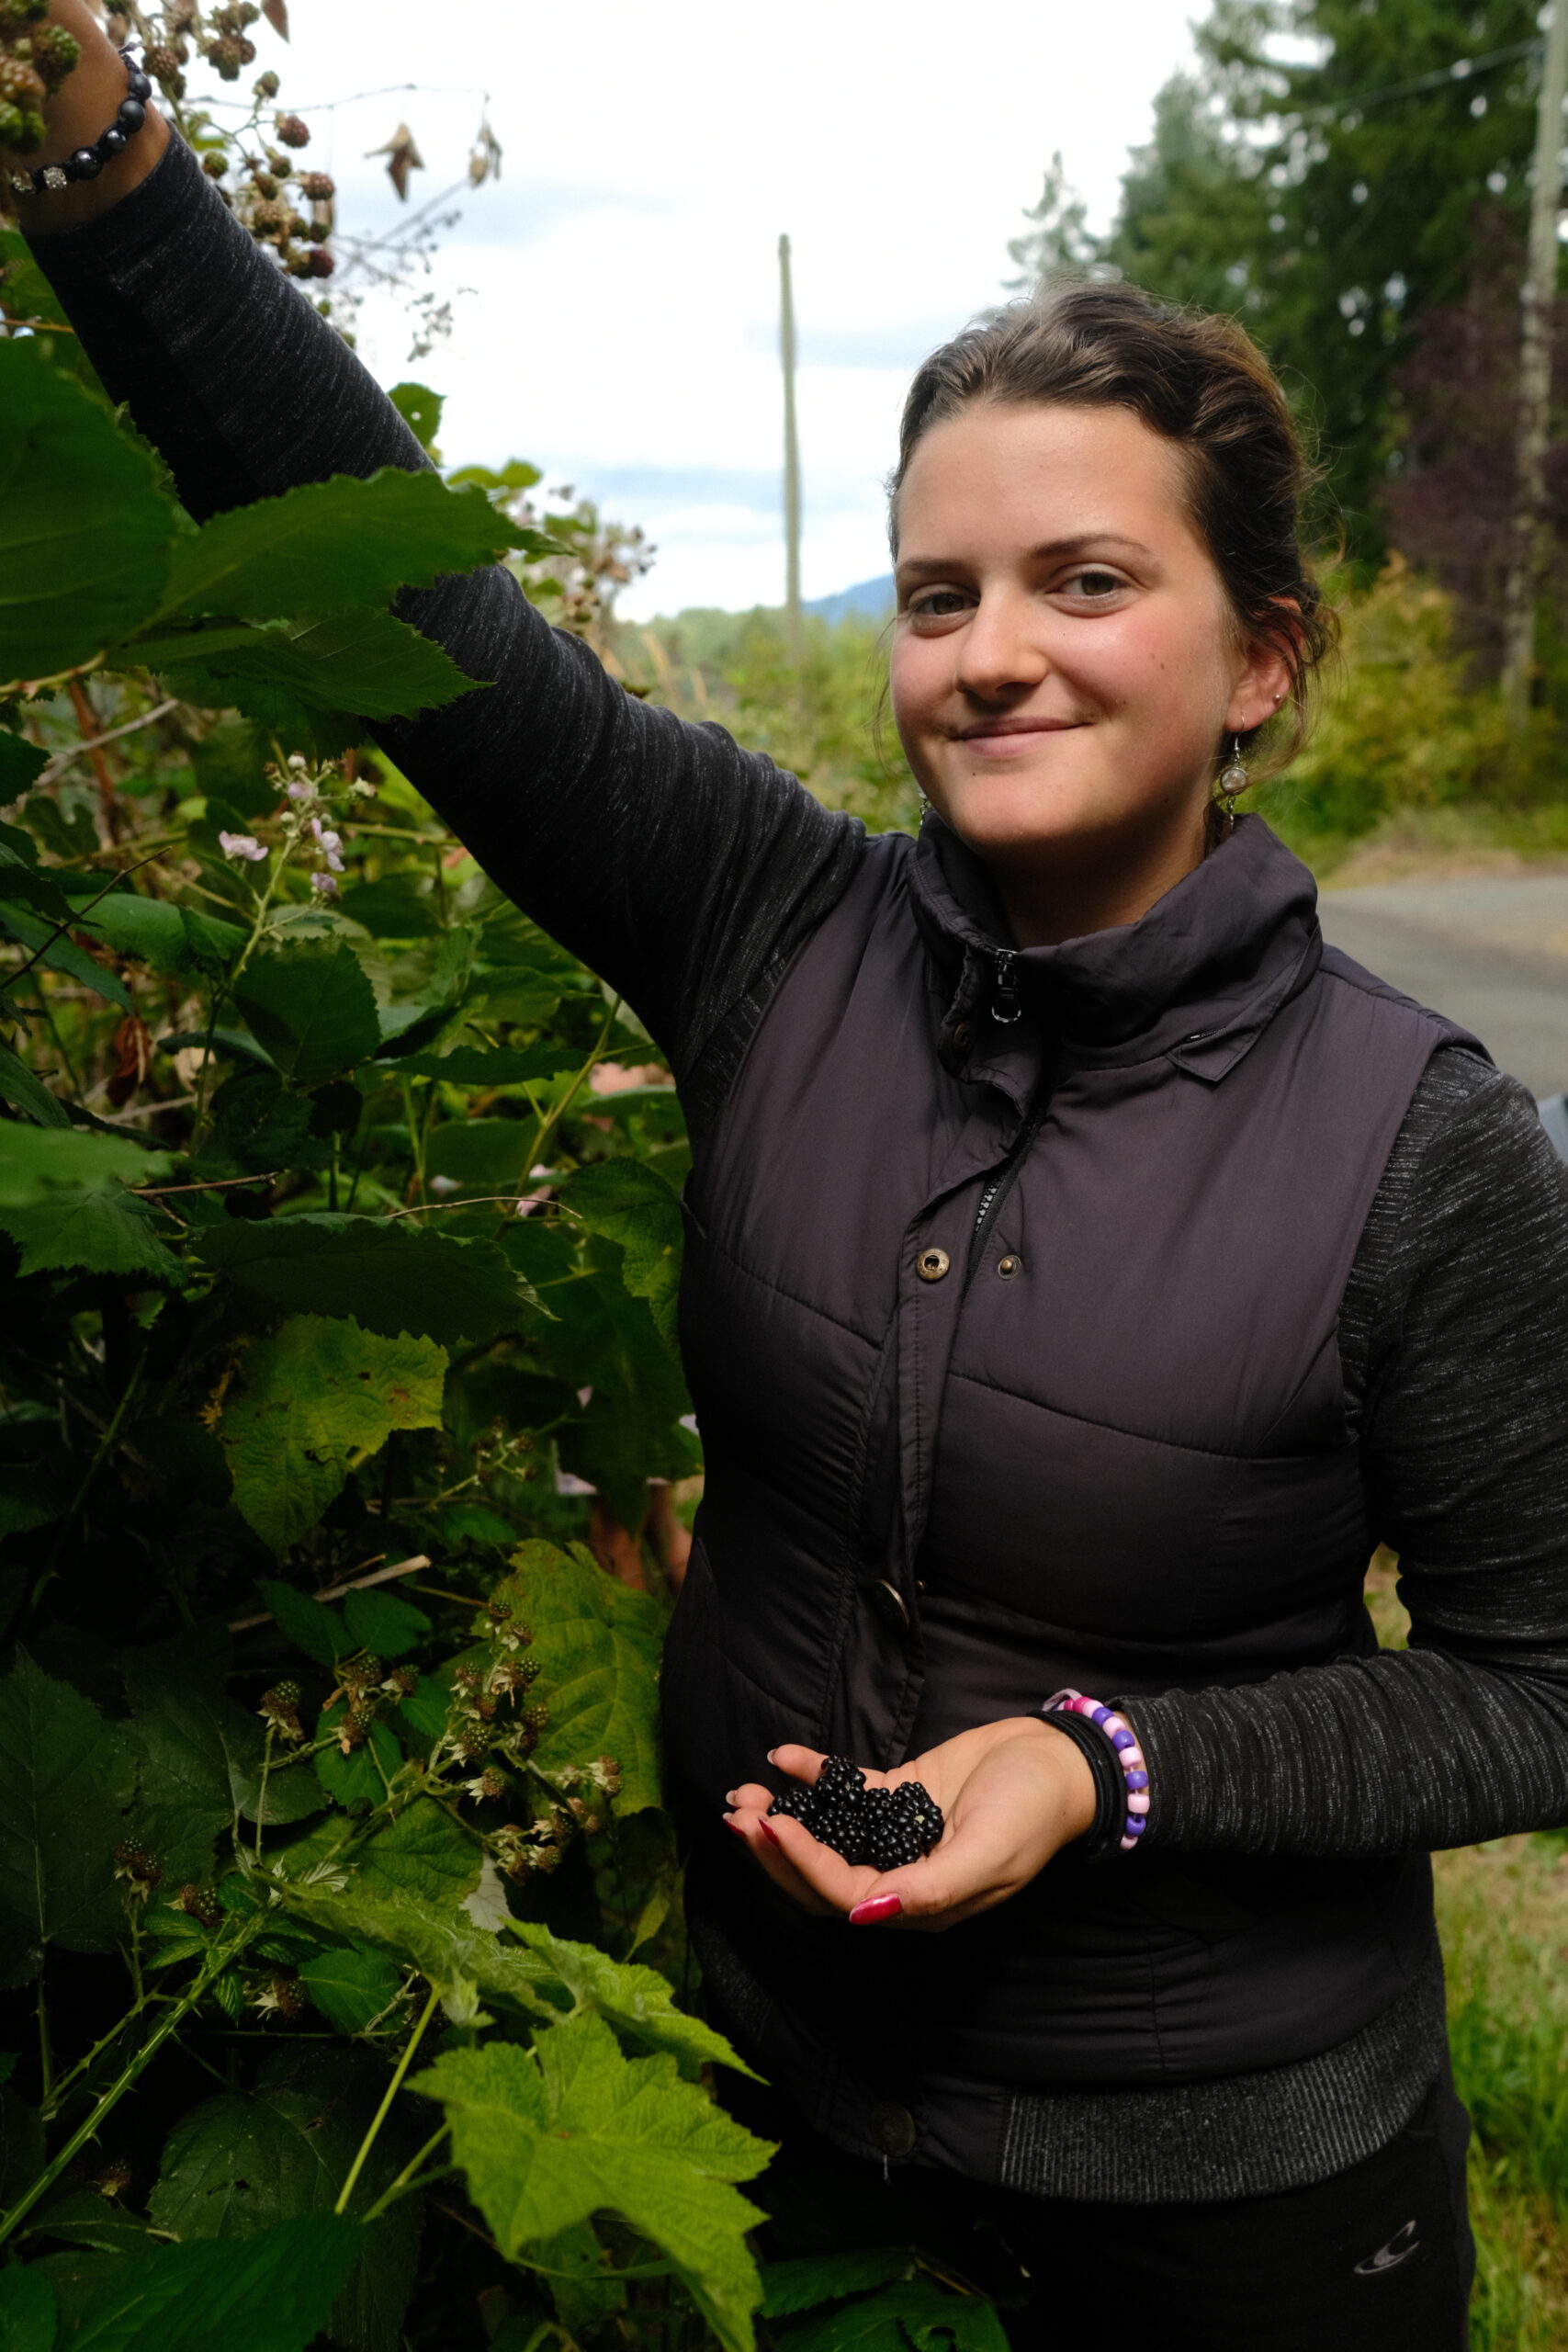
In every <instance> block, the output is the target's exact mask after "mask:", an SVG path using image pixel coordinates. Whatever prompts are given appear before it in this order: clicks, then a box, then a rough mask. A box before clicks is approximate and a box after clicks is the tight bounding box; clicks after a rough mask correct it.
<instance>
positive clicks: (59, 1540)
mask: <svg viewBox="0 0 1568 2352" xmlns="http://www.w3.org/2000/svg"><path fill="white" fill-rule="evenodd" d="M146 1362H147V1357H146V1351H145V1350H144V1351H142V1354H141V1356H140V1357H139V1359H138V1361H137V1365H136V1370H135V1371H134V1372H133V1373H132V1374H131V1375H130V1379H129V1380H128V1381H127V1382H126V1384H125V1386H124V1387H123V1388H122V1389H121V1390H120V1393H119V1398H118V1403H117V1404H116V1406H115V1408H114V1411H113V1413H112V1415H111V1416H110V1419H109V1423H108V1427H107V1429H106V1430H105V1431H104V1433H103V1435H102V1437H101V1438H100V1439H99V1440H98V1446H97V1451H96V1453H95V1454H94V1456H93V1458H92V1460H91V1462H89V1463H88V1464H87V1467H86V1469H85V1471H84V1473H83V1475H82V1483H81V1485H80V1486H79V1487H77V1489H76V1492H75V1494H74V1495H73V1497H72V1498H71V1508H70V1510H68V1511H67V1512H66V1513H65V1516H64V1518H63V1519H62V1521H61V1522H60V1528H59V1532H58V1533H57V1534H56V1536H55V1539H54V1542H53V1544H51V1547H50V1554H49V1558H48V1560H47V1561H46V1562H45V1564H44V1570H43V1574H42V1575H41V1576H40V1577H39V1580H38V1582H37V1584H36V1585H35V1586H34V1587H33V1597H32V1605H33V1607H34V1608H35V1609H36V1608H37V1607H38V1604H39V1600H41V1598H42V1596H43V1589H44V1587H45V1585H47V1584H48V1583H49V1582H50V1580H51V1577H53V1575H54V1571H55V1566H56V1564H57V1563H58V1561H59V1558H60V1555H61V1551H62V1548H63V1546H64V1543H65V1539H66V1537H67V1536H68V1535H69V1534H70V1532H71V1530H72V1528H73V1526H74V1525H75V1522H76V1514H77V1513H78V1511H79V1510H81V1508H82V1506H83V1504H84V1503H85V1501H86V1499H87V1495H88V1491H89V1489H90V1488H91V1487H92V1484H93V1481H94V1479H95V1478H96V1476H97V1475H98V1472H99V1471H100V1470H101V1469H102V1467H103V1464H104V1461H105V1458H106V1456H107V1453H108V1451H109V1448H110V1447H111V1446H112V1445H113V1443H114V1442H115V1439H116V1438H117V1436H118V1434H119V1425H120V1422H121V1421H122V1420H123V1419H125V1413H126V1408H127V1407H128V1406H129V1405H130V1401H131V1399H132V1397H134V1396H135V1395H136V1392H137V1390H138V1389H139V1388H140V1387H141V1374H142V1370H143V1367H144V1366H145V1364H146Z"/></svg>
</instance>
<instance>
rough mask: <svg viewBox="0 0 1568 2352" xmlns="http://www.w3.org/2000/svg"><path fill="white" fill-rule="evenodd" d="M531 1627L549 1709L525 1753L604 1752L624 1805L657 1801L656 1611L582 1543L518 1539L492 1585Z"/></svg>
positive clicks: (545, 1758) (569, 1757) (568, 1757)
mask: <svg viewBox="0 0 1568 2352" xmlns="http://www.w3.org/2000/svg"><path fill="white" fill-rule="evenodd" d="M498 1590H499V1592H500V1593H501V1595H502V1597H504V1598H505V1599H506V1600H510V1601H511V1603H512V1606H513V1611H514V1612H515V1614H516V1615H517V1616H519V1617H520V1618H522V1619H524V1620H525V1622H526V1623H528V1624H529V1625H531V1626H532V1627H533V1630H534V1645H533V1649H532V1652H531V1653H530V1654H531V1656H532V1657H535V1658H536V1659H537V1661H538V1666H539V1674H540V1679H541V1682H542V1684H543V1686H544V1688H545V1689H546V1690H547V1691H548V1692H549V1707H550V1719H549V1722H548V1724H547V1726H546V1729H545V1733H544V1736H543V1737H542V1739H541V1740H540V1742H539V1745H538V1747H537V1748H536V1751H535V1756H534V1761H535V1763H536V1765H537V1766H538V1768H539V1770H541V1771H542V1772H546V1773H549V1772H552V1771H554V1770H558V1768H559V1767H560V1766H561V1765H563V1764H581V1762H582V1761H583V1759H584V1758H586V1757H591V1756H600V1755H604V1756H613V1757H614V1758H615V1761H616V1762H617V1763H618V1764H619V1766H620V1768H621V1794H620V1798H619V1800H618V1802H619V1804H621V1805H622V1806H623V1808H624V1809H625V1810H626V1812H627V1813H637V1812H639V1811H640V1810H641V1808H642V1807H643V1806H644V1805H650V1804H659V1803H660V1781H659V1687H658V1684H659V1661H660V1652H661V1650H662V1646H663V1633H664V1628H663V1620H662V1617H661V1615H660V1610H659V1606H658V1603H657V1602H656V1601H654V1600H652V1599H651V1598H650V1597H649V1594H647V1593H646V1592H632V1591H629V1590H628V1589H627V1588H626V1586H625V1585H624V1584H621V1583H619V1582H617V1580H616V1579H615V1577H611V1576H606V1575H605V1573H604V1569H603V1568H601V1567H600V1566H599V1565H598V1563H597V1562H596V1561H595V1560H593V1559H592V1556H591V1555H589V1554H588V1553H585V1552H580V1553H577V1554H568V1553H565V1552H559V1551H558V1550H557V1549H556V1547H555V1545H554V1544H544V1543H537V1542H536V1543H530V1544H524V1545H523V1546H522V1547H521V1549H520V1550H518V1551H516V1552H514V1553H513V1555H512V1574H511V1575H510V1576H509V1577H506V1578H505V1579H504V1580H503V1582H502V1584H501V1586H500V1587H499V1588H498Z"/></svg>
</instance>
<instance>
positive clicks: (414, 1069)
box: [392, 1045, 583, 1086]
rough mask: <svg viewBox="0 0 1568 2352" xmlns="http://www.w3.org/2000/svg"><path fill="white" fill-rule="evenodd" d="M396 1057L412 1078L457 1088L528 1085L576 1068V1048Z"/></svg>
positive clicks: (478, 1049)
mask: <svg viewBox="0 0 1568 2352" xmlns="http://www.w3.org/2000/svg"><path fill="white" fill-rule="evenodd" d="M392 1058H393V1059H394V1060H395V1061H396V1063H397V1068H398V1069H399V1070H400V1071H401V1072H403V1073H404V1074H405V1075H406V1076H408V1077H410V1078H444V1079H446V1080H447V1081H448V1083H449V1084H450V1085H453V1086H528V1085H532V1084H533V1083H534V1081H535V1080H536V1079H544V1078H558V1077H559V1076H560V1074H561V1072H562V1070H568V1069H578V1068H579V1067H580V1066H581V1061H582V1058H583V1057H582V1054H581V1050H580V1048H579V1047H578V1046H565V1045H560V1046H550V1045H539V1046H454V1047H453V1048H452V1051H451V1052H450V1053H449V1054H405V1055H404V1056H403V1057H401V1058H400V1059H399V1058H398V1057H396V1056H394V1057H392Z"/></svg>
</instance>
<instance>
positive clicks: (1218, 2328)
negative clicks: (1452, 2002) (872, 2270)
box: [726, 2079, 1475, 2352]
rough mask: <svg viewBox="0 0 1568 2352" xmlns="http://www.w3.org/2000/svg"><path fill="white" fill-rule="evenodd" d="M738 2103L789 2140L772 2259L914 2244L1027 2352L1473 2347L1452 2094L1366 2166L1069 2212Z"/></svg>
mask: <svg viewBox="0 0 1568 2352" xmlns="http://www.w3.org/2000/svg"><path fill="white" fill-rule="evenodd" d="M737 2089H738V2092H739V2095H738V2096H734V2104H735V2109H736V2111H737V2113H738V2114H739V2117H740V2120H742V2121H743V2122H746V2123H748V2124H750V2126H751V2128H752V2129H753V2130H756V2131H762V2132H765V2133H766V2134H767V2136H768V2137H770V2138H780V2137H781V2136H782V2138H783V2141H784V2144H783V2146H782V2147H781V2149H780V2153H779V2154H778V2156H777V2157H776V2158H775V2159H774V2161H773V2165H772V2166H771V2167H770V2169H769V2171H768V2173H767V2174H766V2175H765V2176H764V2177H763V2179H762V2180H761V2182H760V2183H758V2185H757V2189H756V2191H755V2193H756V2195H757V2197H758V2201H759V2202H760V2203H761V2205H762V2206H763V2207H764V2208H765V2209H766V2210H767V2211H769V2212H770V2214H772V2216H773V2222H772V2224H771V2228H770V2232H769V2233H768V2234H769V2237H770V2240H771V2243H770V2245H769V2249H768V2250H769V2251H770V2252H772V2253H774V2254H778V2255H786V2254H802V2253H807V2252H818V2251H827V2250H828V2249H829V2248H830V2247H831V2248H837V2247H840V2246H846V2245H855V2244H859V2245H906V2244H907V2245H916V2246H919V2248H920V2249H921V2250H922V2251H923V2252H926V2253H928V2254H930V2255H931V2258H932V2259H933V2261H935V2262H936V2263H937V2264H938V2266H939V2267H940V2266H948V2265H950V2266H951V2267H952V2269H953V2271H956V2272H957V2273H958V2274H959V2275H960V2276H962V2277H964V2278H968V2279H970V2280H972V2281H973V2282H974V2283H975V2284H976V2285H978V2286H981V2287H983V2288H984V2289H985V2290H987V2292H988V2293H990V2294H992V2295H994V2296H995V2297H996V2299H997V2301H998V2306H999V2308H1000V2310H1001V2315H1002V2320H1003V2324H1004V2325H1005V2327H1006V2329H1007V2334H1008V2341H1009V2343H1010V2345H1011V2346H1014V2347H1015V2352H1061V2347H1062V2346H1064V2345H1066V2344H1068V2343H1073V2342H1077V2341H1082V2342H1085V2343H1092V2344H1111V2343H1117V2344H1133V2343H1137V2344H1142V2345H1145V2346H1149V2347H1151V2352H1152V2348H1153V2347H1157V2352H1465V2346H1466V2344H1467V2342H1468V2323H1467V2318H1466V2313H1467V2310H1468V2306H1469V2302H1470V2289H1471V2282H1472V2277H1473V2274H1474V2268H1475V2254H1474V2247H1473V2244H1472V2239H1471V2234H1470V2223H1469V2219H1468V2215H1467V2212H1466V2207H1465V2185H1464V2155H1465V2147H1466V2143H1467V2142H1468V2140H1469V2137H1470V2119H1469V2117H1468V2116H1467V2115H1466V2113H1465V2111H1464V2109H1463V2108H1462V2107H1461V2105H1460V2102H1459V2099H1458V2098H1457V2097H1456V2096H1455V2094H1454V2091H1453V2088H1452V2086H1451V2084H1450V2082H1449V2081H1448V2080H1447V2079H1445V2080H1443V2081H1441V2082H1439V2083H1438V2084H1436V2085H1434V2086H1433V2088H1432V2089H1431V2091H1430V2092H1428V2094H1427V2098H1425V2099H1424V2100H1423V2102H1422V2104H1421V2107H1420V2108H1419V2109H1418V2110H1417V2112H1416V2115H1415V2116H1414V2117H1413V2119H1412V2120H1411V2121H1410V2122H1409V2123H1407V2124H1406V2125H1405V2127H1404V2131H1401V2132H1399V2133H1398V2134H1397V2135H1396V2136H1395V2138H1394V2139H1393V2140H1392V2141H1391V2142H1390V2143H1388V2145H1387V2146H1386V2147H1384V2148H1382V2149H1380V2150H1379V2151H1378V2153H1377V2154H1375V2155H1372V2156H1369V2157H1368V2158H1367V2159H1366V2160H1365V2162H1364V2163H1361V2164H1359V2165H1352V2166H1351V2167H1350V2168H1349V2170H1348V2171H1347V2172H1341V2173H1337V2174H1336V2175H1335V2176H1334V2177H1333V2178H1332V2179H1329V2180H1323V2181H1316V2182H1314V2183H1313V2184H1312V2185H1311V2186H1310V2187H1308V2188H1291V2189H1285V2190H1282V2191H1280V2193H1279V2194H1277V2195H1275V2196H1272V2197H1248V2198H1240V2199H1235V2201H1233V2202H1231V2203H1228V2204H1214V2205H1091V2204H1078V2203H1068V2202H1066V2201H1063V2200H1054V2199H1042V2198H1033V2197H1026V2196H1023V2195H1021V2194H1019V2193H1018V2192H1016V2191H1012V2190H1005V2189H1001V2190H998V2189H984V2188H979V2187H977V2186H976V2185H975V2184H974V2183H972V2182H968V2181H964V2180H962V2179H960V2178H958V2177H955V2176H953V2175H952V2174H946V2173H937V2172H923V2171H921V2170H919V2168H917V2167H913V2166H905V2167H897V2166H895V2167H893V2168H892V2169H891V2171H890V2173H889V2174H888V2176H887V2177H886V2178H885V2177H884V2175H883V2173H882V2170H881V2168H880V2167H879V2166H874V2165H860V2164H857V2163H855V2162H854V2161H853V2160H852V2159H851V2158H847V2157H844V2156H842V2155H840V2154H838V2152H837V2151H836V2150H833V2149H831V2148H829V2146H828V2145H827V2143H825V2142H823V2141H820V2140H814V2139H812V2137H811V2136H810V2135H809V2134H803V2133H801V2132H799V2131H796V2130H795V2129H794V2128H793V2127H792V2126H790V2125H787V2124H786V2125H784V2128H783V2131H782V2133H781V2128H780V2120H781V2119H780V2112H779V2109H778V2107H777V2106H776V2104H775V2103H774V2102H773V2099H772V2098H761V2099H760V2098H758V2095H757V2093H756V2091H755V2088H754V2086H750V2085H743V2086H737ZM726 2096H727V2098H729V2097H731V2096H733V2094H732V2093H731V2091H730V2088H729V2086H727V2089H726ZM1080 2331H1081V2334H1080Z"/></svg>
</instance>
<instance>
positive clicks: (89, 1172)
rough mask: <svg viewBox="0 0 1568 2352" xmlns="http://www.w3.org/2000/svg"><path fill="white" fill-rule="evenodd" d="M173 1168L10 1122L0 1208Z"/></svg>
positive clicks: (117, 1144)
mask: <svg viewBox="0 0 1568 2352" xmlns="http://www.w3.org/2000/svg"><path fill="white" fill-rule="evenodd" d="M3 347H4V346H3V345H0V348H3ZM173 1165H174V1162H173V1160H172V1159H171V1157H170V1155H169V1154H168V1153H167V1152H166V1151H148V1150H147V1149H146V1148H144V1147H143V1146H142V1145H141V1144H139V1143H133V1142H131V1140H130V1137H129V1136H124V1137H122V1136H105V1135H96V1134H92V1133H90V1132H85V1131H84V1130H83V1129H81V1128H78V1127H63V1128H59V1127H57V1128H51V1129H49V1130H47V1131H45V1130H44V1129H42V1128H38V1127H24V1126H21V1125H18V1124H17V1122H16V1121H15V1120H8V1121H6V1122H5V1123H4V1124H0V1207H4V1208H7V1209H13V1208H18V1209H19V1208H30V1207H31V1206H32V1204H34V1203H35V1202H37V1201H47V1200H50V1199H51V1197H53V1196H55V1195H56V1194H58V1193H62V1192H64V1191H66V1190H69V1189H72V1188H75V1187H87V1188H90V1189H93V1190H98V1189H100V1188H102V1187H103V1186H105V1185H107V1184H110V1183H114V1182H124V1183H128V1184H129V1183H136V1184H150V1183H152V1182H154V1181H155V1179H156V1178H158V1177H160V1176H164V1175H166V1174H167V1173H168V1170H170V1168H171V1167H172V1166H173Z"/></svg>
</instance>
